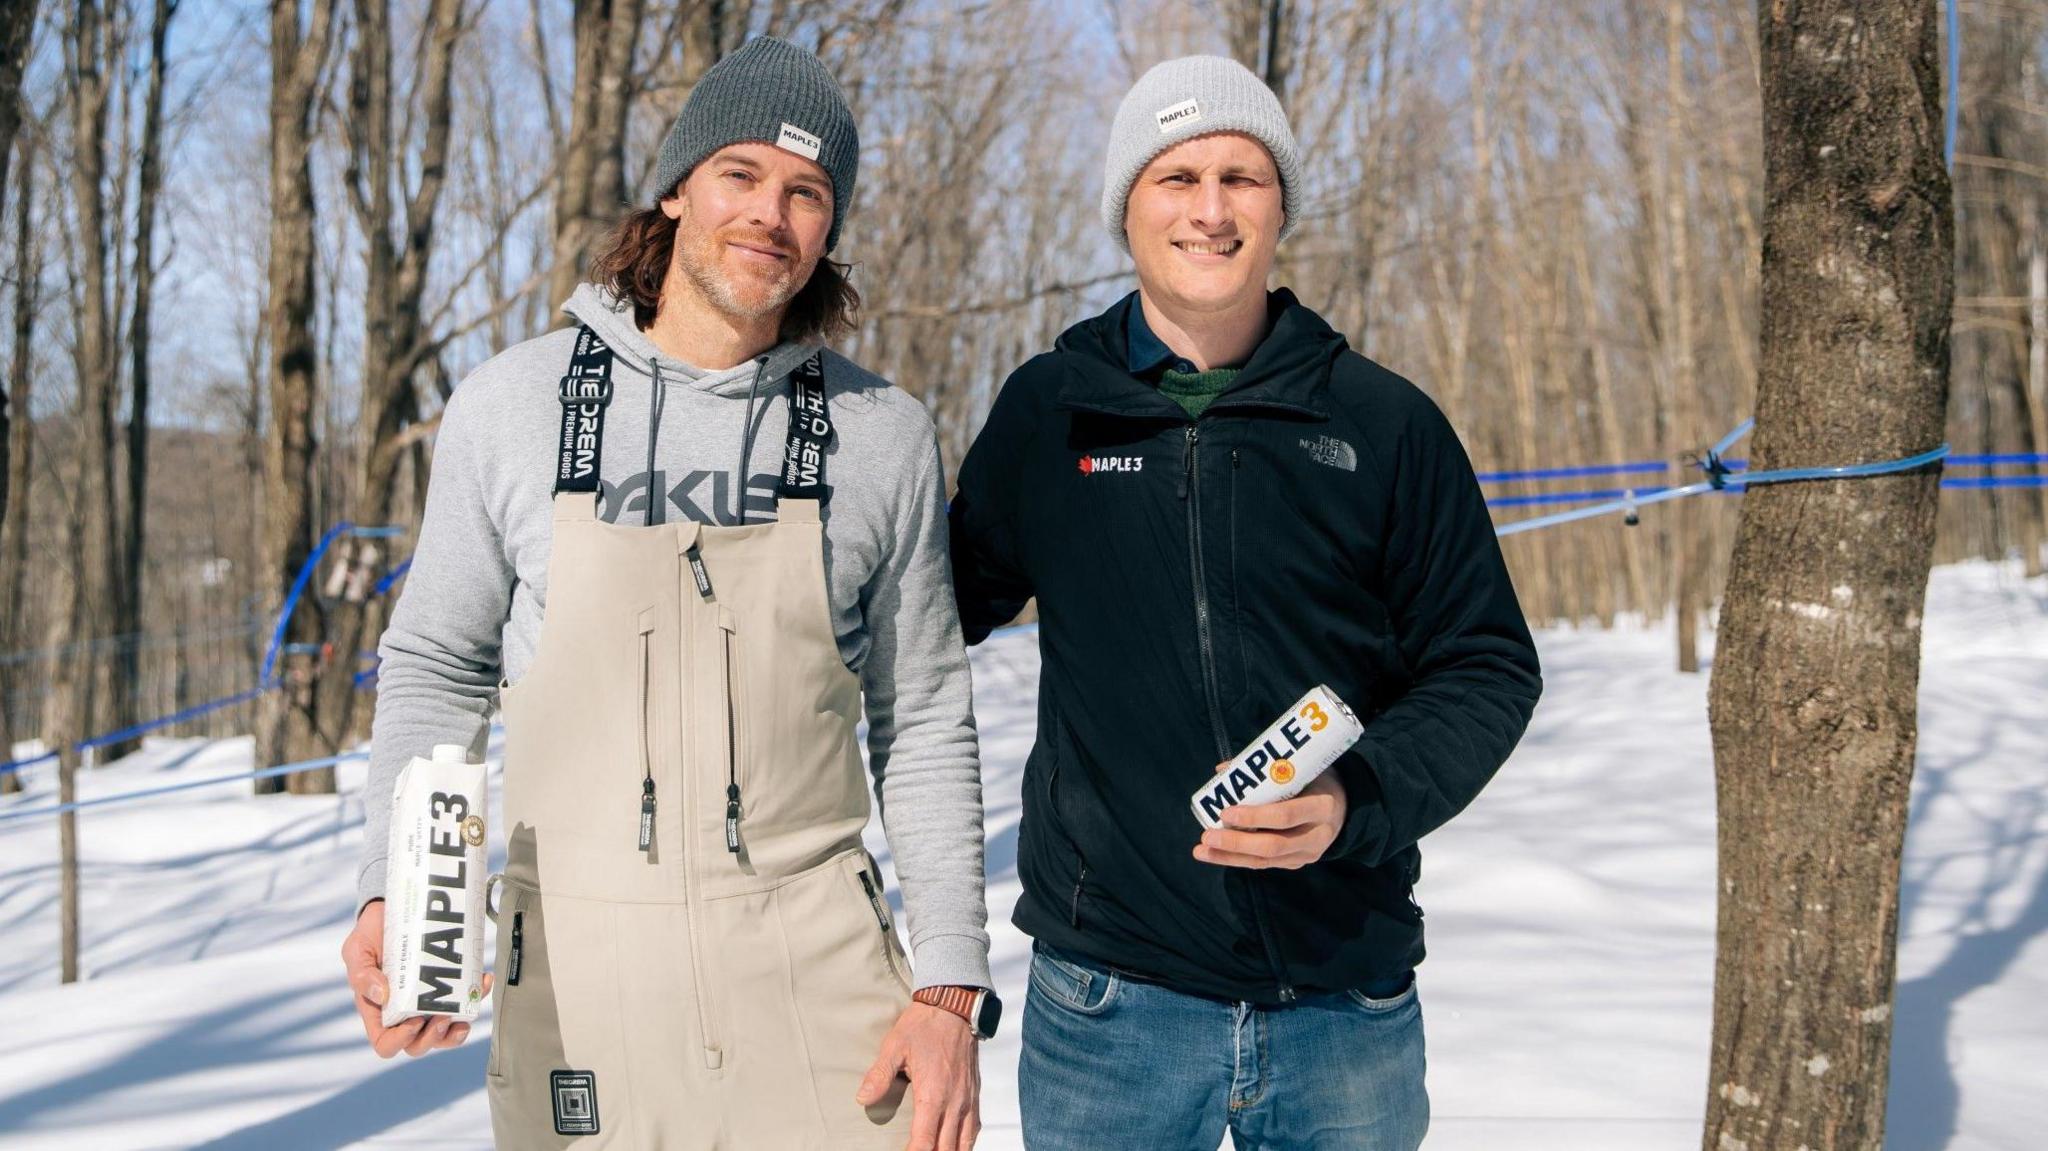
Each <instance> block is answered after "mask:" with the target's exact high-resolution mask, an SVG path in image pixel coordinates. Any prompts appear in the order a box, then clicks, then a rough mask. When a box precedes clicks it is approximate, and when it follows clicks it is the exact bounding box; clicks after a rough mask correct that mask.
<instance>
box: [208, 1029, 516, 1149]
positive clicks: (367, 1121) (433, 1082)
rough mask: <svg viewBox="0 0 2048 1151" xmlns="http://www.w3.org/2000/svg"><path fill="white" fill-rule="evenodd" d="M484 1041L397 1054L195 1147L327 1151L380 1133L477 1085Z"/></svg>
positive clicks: (481, 1077)
mask: <svg viewBox="0 0 2048 1151" xmlns="http://www.w3.org/2000/svg"><path fill="white" fill-rule="evenodd" d="M489 1055H490V1046H489V1044H487V1043H478V1042H475V1041H474V1039H473V1041H472V1042H469V1043H465V1044H463V1045H462V1046H460V1047H457V1048H454V1049H453V1050H449V1051H436V1052H434V1053H433V1054H432V1055H429V1056H427V1057H425V1058H424V1059H401V1060H399V1061H398V1062H395V1063H393V1064H392V1065H391V1066H389V1067H386V1068H385V1069H384V1070H382V1071H379V1072H378V1073H377V1074H375V1075H372V1076H370V1077H369V1078H367V1079H362V1080H358V1081H357V1082H356V1083H354V1084H353V1085H351V1086H349V1087H348V1088H346V1089H344V1090H342V1091H338V1092H336V1093H335V1094H333V1095H330V1096H328V1097H327V1098H325V1099H322V1100H320V1101H319V1102H317V1103H312V1104H308V1105H307V1106H305V1107H301V1108H299V1109H298V1110H297V1111H292V1112H288V1113H286V1114H284V1115H280V1116H278V1117H277V1118H275V1119H270V1120H266V1121H264V1122H262V1123H254V1124H251V1125H249V1126H247V1127H244V1128H242V1129H241V1130H240V1131H234V1132H230V1133H229V1134H226V1135H223V1136H221V1137H220V1138H218V1139H213V1140H209V1141H208V1142H205V1143H201V1144H197V1145H196V1146H195V1148H194V1151H275V1149H276V1148H279V1147H290V1148H294V1149H295V1151H328V1149H330V1148H342V1147H349V1146H352V1145H354V1144H355V1143H357V1142H359V1141H361V1140H364V1139H369V1138H371V1137H373V1136H377V1135H382V1134H384V1133H386V1132H388V1131H390V1130H391V1129H393V1128H395V1127H398V1126H399V1125H401V1124H404V1123H408V1122H411V1121H412V1120H415V1119H419V1118H421V1117H423V1116H425V1115H427V1114H429V1113H430V1112H434V1111H438V1110H440V1109H441V1108H443V1107H446V1106H448V1105H450V1104H452V1103H454V1102H456V1101H457V1100H459V1099H461V1098H462V1097H463V1096H465V1095H468V1094H470V1093H471V1092H473V1091H477V1090H481V1088H482V1085H483V1081H484V1065H485V1062H486V1061H487V1060H488V1058H489Z"/></svg>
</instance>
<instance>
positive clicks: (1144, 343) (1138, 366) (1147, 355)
mask: <svg viewBox="0 0 2048 1151" xmlns="http://www.w3.org/2000/svg"><path fill="white" fill-rule="evenodd" d="M1124 359H1125V362H1126V363H1128V364H1129V365H1130V369H1131V374H1132V375H1134V376H1136V377H1138V378H1139V379H1141V380H1155V381H1156V380H1158V378H1159V376H1160V374H1161V373H1162V372H1165V371H1166V370H1167V369H1169V368H1171V369H1172V370H1174V371H1176V372H1181V373H1183V374H1185V375H1194V374H1195V372H1196V371H1197V370H1198V369H1197V368H1196V367H1195V362H1194V361H1193V360H1190V359H1188V358H1187V357H1186V356H1179V355H1175V354H1174V351H1173V349H1172V348H1169V347H1167V346H1166V341H1164V340H1162V339H1160V338H1159V337H1158V336H1156V335H1154V334H1153V333H1152V325H1150V324H1148V323H1146V322H1145V309H1144V307H1143V306H1142V305H1141V304H1139V303H1138V301H1136V300H1132V301H1131V309H1130V312H1129V313H1128V318H1127V319H1126V320H1125V321H1124Z"/></svg>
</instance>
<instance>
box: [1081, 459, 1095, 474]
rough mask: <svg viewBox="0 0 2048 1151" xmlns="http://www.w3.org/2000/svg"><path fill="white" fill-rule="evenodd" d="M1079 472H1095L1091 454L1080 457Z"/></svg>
mask: <svg viewBox="0 0 2048 1151" xmlns="http://www.w3.org/2000/svg"><path fill="white" fill-rule="evenodd" d="M1081 474H1082V475H1084V476H1087V475H1093V474H1095V459H1094V457H1093V456H1082V457H1081Z"/></svg>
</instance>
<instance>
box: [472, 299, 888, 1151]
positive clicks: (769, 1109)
mask: <svg viewBox="0 0 2048 1151" xmlns="http://www.w3.org/2000/svg"><path fill="white" fill-rule="evenodd" d="M585 337H586V338H585V340H584V342H583V343H580V344H579V354H578V364H582V363H584V362H585V360H586V356H587V355H589V354H593V353H591V345H592V344H595V347H596V349H597V350H598V351H602V345H601V344H596V343H595V337H594V336H590V335H588V333H587V329H586V333H585ZM605 355H606V357H607V358H608V353H605ZM603 367H605V368H606V369H608V367H609V365H608V363H607V364H605V365H603ZM578 376H579V369H578V367H575V366H572V369H571V375H570V377H568V378H565V380H564V389H563V396H564V407H565V421H564V422H565V431H564V447H563V460H562V466H563V472H564V475H567V474H568V473H569V472H570V471H571V470H572V464H571V459H570V456H571V447H570V446H569V445H570V441H571V440H572V438H573V437H572V434H571V431H570V429H569V427H568V425H569V424H570V423H571V422H572V421H573V420H574V419H575V417H576V415H577V413H578V410H579V407H580V409H581V411H582V414H583V415H585V416H586V417H588V416H590V415H591V411H590V409H591V407H592V406H593V404H592V401H591V399H590V397H592V396H596V395H598V394H599V392H598V391H597V390H595V389H594V388H592V387H582V388H581V390H578V387H579V385H578ZM799 376H800V377H801V378H800V379H798V380H797V381H796V382H795V385H794V391H793V396H792V407H793V408H797V407H799V406H809V405H810V404H815V407H816V414H817V416H818V417H819V418H820V420H821V421H824V427H825V428H826V429H827V432H828V434H829V418H828V417H825V415H824V410H823V395H824V392H823V384H822V378H821V377H820V375H819V372H818V367H817V361H815V360H814V361H812V362H811V363H810V364H807V365H805V368H803V369H799ZM807 385H808V387H809V389H810V390H809V391H806V386H807ZM601 387H602V395H603V399H608V398H609V376H608V374H607V375H606V376H605V377H604V382H603V384H602V385H601ZM801 397H809V399H808V401H801V400H800V398H801ZM572 400H573V401H576V402H574V403H572ZM602 402H603V400H598V401H595V408H596V410H595V418H596V419H598V420H601V418H602ZM800 418H807V417H802V416H800V415H799V413H796V412H793V413H792V432H791V440H790V444H789V446H788V448H787V449H786V456H787V459H786V461H785V477H784V486H783V497H782V498H781V499H780V500H779V503H778V518H777V520H776V521H775V522H770V523H760V524H752V525H742V526H738V527H720V526H704V525H700V524H697V523H695V522H690V521H683V522H679V523H664V524H657V525H653V526H626V525H623V524H607V523H605V522H603V521H601V520H599V519H598V518H597V515H596V510H597V496H596V494H595V492H594V491H590V490H585V491H575V490H562V489H563V488H564V486H565V485H564V484H562V483H560V482H558V485H557V494H556V495H555V497H554V545H553V553H552V557H551V559H550V561H549V565H548V596H547V606H546V611H545V614H544V617H543V621H542V624H541V636H540V641H539V648H538V651H537V653H536V655H535V658H534V660H533V664H532V667H531V669H530V670H529V671H528V673H527V674H526V676H525V677H524V678H523V679H521V681H520V682H519V683H518V684H517V685H516V686H512V687H509V688H505V689H503V690H502V696H501V707H502V710H503V715H504V723H505V730H506V737H505V770H504V826H506V827H507V828H509V832H508V835H509V853H508V859H507V863H506V868H505V871H504V873H503V875H502V877H501V886H500V887H499V889H498V891H497V892H496V894H497V900H496V919H497V923H498V953H497V958H496V967H495V970H496V972H497V978H496V989H495V991H494V992H493V995H494V1002H493V1010H494V1013H495V1023H494V1026H493V1034H492V1039H491V1050H490V1061H489V1067H488V1072H487V1081H488V1087H489V1096H490V1104H491V1127H492V1130H493V1133H494V1135H495V1137H496V1140H497V1145H498V1147H500V1148H501V1149H506V1151H519V1149H525V1148H566V1147H573V1148H579V1149H581V1148H601V1147H617V1148H664V1149H666V1148H677V1149H686V1151H697V1149H703V1151H712V1149H719V1151H782V1149H785V1148H788V1149H792V1151H794V1149H819V1151H823V1149H831V1151H844V1149H859V1148H888V1149H890V1151H895V1149H897V1148H900V1147H902V1146H903V1144H904V1142H905V1139H906V1135H907V1131H908V1125H909V1119H910V1107H911V1105H910V1099H909V1094H908V1092H907V1090H906V1091H904V1092H903V1093H902V1095H901V1097H900V1098H895V1099H892V1100H890V1101H887V1102H885V1103H883V1104H880V1105H877V1106H876V1107H874V1108H869V1109H863V1108H861V1107H860V1106H859V1105H858V1104H856V1103H855V1102H854V1092H855V1090H856V1088H857V1087H858V1085H859V1083H860V1080H861V1078H862V1076H863V1075H864V1074H865V1072H866V1070H867V1068H868V1066H869V1064H870V1063H871V1062H872V1061H873V1060H874V1058H875V1056H876V1055H877V1053H878V1052H879V1050H880V1046H881V1041H882V1038H883V1036H884V1035H885V1034H886V1033H887V1031H888V1029H889V1027H890V1026H891V1025H892V1024H893V1023H894V1021H895V1019H896V1017H897V1016H898V1014H899V1013H901V1012H902V1010H903V1009H904V1008H905V1006H907V1005H908V1003H909V1001H910V982H909V978H908V976H909V963H908V960H907V958H906V957H905V955H904V953H903V950H902V947H901V945H900V944H899V943H898V942H897V939H896V935H895V933H894V931H893V930H892V929H891V927H890V924H889V916H888V910H887V905H886V904H885V903H884V902H883V900H882V888H881V882H880V873H879V872H878V871H877V870H876V868H875V866H874V862H873V860H871V859H870V858H869V857H868V855H867V853H866V852H865V851H864V850H863V849H862V847H861V829H862V828H863V827H864V826H866V824H867V820H868V791H867V773H866V770H865V768H864V766H863V764H862V761H861V756H860V750H859V748H858V746H857V744H856V742H855V738H854V730H855V725H856V723H857V722H858V719H859V715H860V683H859V680H858V678H857V677H856V676H855V675H854V674H853V673H852V672H850V671H848V670H847V668H846V665H845V664H844V663H843V662H841V660H840V656H839V648H838V645H837V642H836V641H835V638H834V635H833V628H832V622H831V613H830V608H829V605H828V602H827V598H826V597H827V590H826V589H827V585H826V580H825V570H824V546H823V545H824V541H823V527H822V525H821V524H820V522H819V516H818V511H819V504H818V500H817V499H816V498H809V499H800V498H791V497H790V495H789V493H790V492H792V491H811V492H814V493H816V494H819V495H822V494H823V492H824V491H825V489H824V488H823V487H822V484H820V483H818V482H817V478H818V477H817V476H816V475H815V473H808V478H809V479H810V481H811V482H810V483H809V484H808V485H806V484H803V483H799V482H793V481H792V476H795V475H796V474H797V472H796V471H795V469H796V467H797V460H798V457H799V456H800V455H803V454H804V449H803V446H802V443H801V441H800V437H799V436H798V435H797V430H796V426H797V423H798V422H799V419H800ZM600 434H601V429H600ZM600 442H601V441H600ZM813 442H814V443H816V445H817V450H816V452H815V453H813V458H812V459H811V460H810V461H809V462H810V463H811V464H814V465H818V466H821V465H822V459H823V448H822V440H821V439H820V440H814V441H813ZM596 454H597V453H596V451H594V450H593V451H592V452H591V453H590V455H591V458H590V459H589V461H588V462H589V465H590V466H589V471H588V477H587V478H588V482H589V485H590V486H592V487H594V485H595V462H594V457H595V456H596ZM898 1086H899V1088H900V1087H902V1084H901V1081H900V1080H899V1083H898Z"/></svg>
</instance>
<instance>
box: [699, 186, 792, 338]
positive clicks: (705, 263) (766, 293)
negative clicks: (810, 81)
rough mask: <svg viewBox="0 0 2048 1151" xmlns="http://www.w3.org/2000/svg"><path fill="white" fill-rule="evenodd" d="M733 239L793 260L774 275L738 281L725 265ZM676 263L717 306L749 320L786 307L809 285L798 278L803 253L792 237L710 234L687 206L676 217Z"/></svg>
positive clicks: (731, 232)
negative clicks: (792, 245)
mask: <svg viewBox="0 0 2048 1151" xmlns="http://www.w3.org/2000/svg"><path fill="white" fill-rule="evenodd" d="M727 242H737V243H741V244H748V245H752V246H754V247H760V248H767V249H770V250H772V251H777V252H781V253H783V255H784V256H785V257H787V259H786V261H785V263H784V265H783V267H782V269H781V270H780V271H779V272H777V273H776V274H775V275H774V276H773V277H772V278H767V277H764V278H761V279H754V278H753V277H751V276H750V277H748V278H747V279H746V280H745V281H742V282H740V283H735V282H734V280H733V279H732V278H728V277H727V275H726V274H725V271H724V269H723V268H722V267H721V260H722V258H723V257H724V255H725V245H726V244H727ZM676 262H677V263H678V264H680V265H681V266H682V269H683V274H684V275H686V276H688V277H689V278H690V282H691V283H692V284H695V285H696V287H697V291H698V292H699V293H701V294H702V295H703V297H704V298H705V299H706V300H709V301H710V302H711V305H712V306H713V307H715V308H717V309H718V310H719V311H721V312H724V313H725V314H727V315H729V316H733V317H736V318H739V319H743V320H758V319H760V318H762V317H763V316H770V315H774V314H776V313H778V312H780V311H782V309H783V308H785V307H787V306H788V305H789V302H790V300H792V299H794V298H795V297H796V294H797V292H798V291H800V290H801V289H802V288H803V280H802V279H799V278H798V272H799V271H800V270H801V268H800V265H799V261H798V257H797V255H796V253H794V252H792V251H791V250H790V246H789V245H788V244H787V243H786V242H784V241H782V240H780V239H777V238H775V237H774V236H773V235H772V234H768V233H759V232H749V231H745V230H743V229H728V230H727V231H725V232H724V233H723V234H716V233H707V232H705V231H704V230H703V229H702V228H700V227H699V226H698V225H697V222H696V220H695V218H694V217H693V216H692V215H691V213H690V210H689V208H688V207H687V206H686V207H685V208H684V209H683V214H682V216H681V217H680V218H679V219H678V220H677V221H676Z"/></svg>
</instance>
